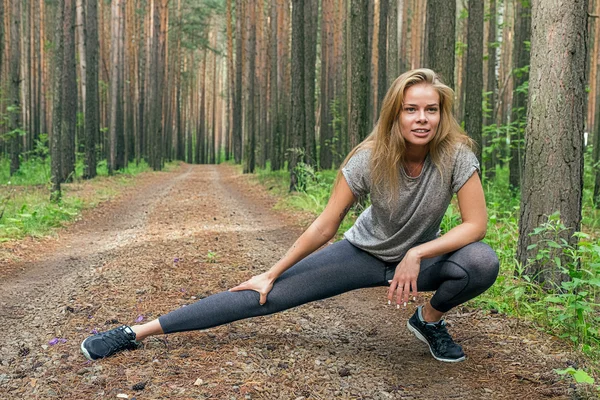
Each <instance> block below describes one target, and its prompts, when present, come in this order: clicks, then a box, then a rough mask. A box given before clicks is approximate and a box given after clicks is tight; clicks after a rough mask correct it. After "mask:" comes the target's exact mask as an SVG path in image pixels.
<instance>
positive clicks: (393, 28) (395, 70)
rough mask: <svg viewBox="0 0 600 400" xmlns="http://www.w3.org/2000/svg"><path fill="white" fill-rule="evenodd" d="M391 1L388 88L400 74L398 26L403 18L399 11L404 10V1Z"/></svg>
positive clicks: (388, 39)
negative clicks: (400, 16) (399, 16)
mask: <svg viewBox="0 0 600 400" xmlns="http://www.w3.org/2000/svg"><path fill="white" fill-rule="evenodd" d="M388 1H389V10H388V24H387V25H388V36H387V52H388V54H387V71H386V76H387V79H386V89H387V88H389V87H390V86H391V85H392V82H394V80H396V78H397V77H398V75H399V74H400V68H399V62H398V61H399V59H398V56H399V53H398V50H399V43H400V40H399V37H398V30H399V29H398V28H399V25H398V24H399V23H401V19H400V18H398V11H399V10H400V11H401V10H402V4H398V3H402V1H399V0H388Z"/></svg>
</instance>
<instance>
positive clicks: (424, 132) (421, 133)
mask: <svg viewBox="0 0 600 400" xmlns="http://www.w3.org/2000/svg"><path fill="white" fill-rule="evenodd" d="M411 132H412V133H413V135H415V136H417V137H426V136H427V135H429V132H430V130H429V129H413V130H412V131H411Z"/></svg>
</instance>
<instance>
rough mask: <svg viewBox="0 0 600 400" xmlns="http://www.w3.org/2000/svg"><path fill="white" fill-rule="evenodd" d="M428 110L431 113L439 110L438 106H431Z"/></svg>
mask: <svg viewBox="0 0 600 400" xmlns="http://www.w3.org/2000/svg"><path fill="white" fill-rule="evenodd" d="M428 111H429V113H431V114H435V113H436V112H438V109H437V108H430V109H429V110H428Z"/></svg>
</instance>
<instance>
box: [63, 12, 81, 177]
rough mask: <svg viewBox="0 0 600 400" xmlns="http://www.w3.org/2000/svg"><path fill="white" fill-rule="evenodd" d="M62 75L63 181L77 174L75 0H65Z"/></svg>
mask: <svg viewBox="0 0 600 400" xmlns="http://www.w3.org/2000/svg"><path fill="white" fill-rule="evenodd" d="M64 4H65V5H64V7H65V8H64V18H63V19H62V24H63V38H64V39H63V40H64V49H63V51H64V58H63V66H62V68H63V70H62V76H63V79H64V81H63V82H62V85H63V91H62V93H61V94H62V96H63V99H62V103H63V104H62V106H63V108H62V112H63V118H62V123H63V126H62V134H61V147H62V148H61V157H62V161H61V168H62V179H61V180H62V181H63V182H64V181H67V180H72V179H73V175H74V174H75V132H76V127H77V65H76V58H75V0H64Z"/></svg>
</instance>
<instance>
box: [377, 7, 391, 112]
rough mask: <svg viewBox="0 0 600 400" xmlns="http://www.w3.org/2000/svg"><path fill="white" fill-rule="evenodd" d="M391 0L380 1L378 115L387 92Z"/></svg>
mask: <svg viewBox="0 0 600 400" xmlns="http://www.w3.org/2000/svg"><path fill="white" fill-rule="evenodd" d="M388 2H389V0H380V1H379V33H378V37H379V40H378V42H377V46H378V50H377V61H378V65H377V113H376V114H377V115H379V112H380V111H381V104H382V103H383V98H384V96H385V93H386V92H387V88H388V85H387V38H388V32H387V31H388V26H387V21H388V8H389V4H388Z"/></svg>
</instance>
